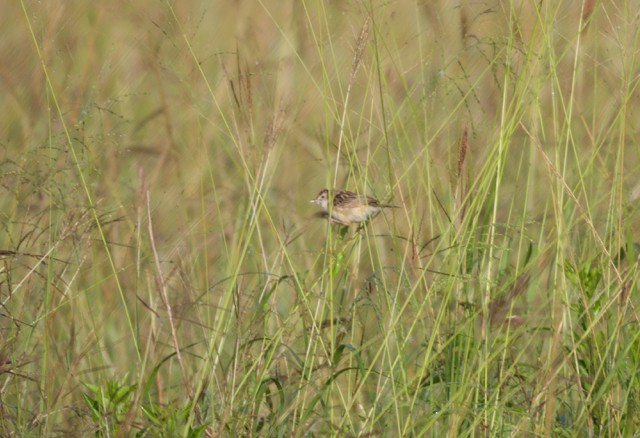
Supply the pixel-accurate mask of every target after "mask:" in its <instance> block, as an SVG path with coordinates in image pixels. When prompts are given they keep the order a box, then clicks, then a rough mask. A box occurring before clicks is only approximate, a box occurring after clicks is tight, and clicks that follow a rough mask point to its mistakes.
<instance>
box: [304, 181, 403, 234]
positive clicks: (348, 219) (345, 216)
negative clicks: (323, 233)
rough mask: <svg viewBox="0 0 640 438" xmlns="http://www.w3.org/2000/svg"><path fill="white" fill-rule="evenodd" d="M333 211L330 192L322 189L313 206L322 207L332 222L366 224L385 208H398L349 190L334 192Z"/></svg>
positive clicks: (312, 201)
mask: <svg viewBox="0 0 640 438" xmlns="http://www.w3.org/2000/svg"><path fill="white" fill-rule="evenodd" d="M332 194H333V199H332V203H331V205H332V207H331V211H329V190H328V189H322V190H321V191H320V193H318V196H316V197H315V199H312V200H311V203H312V204H316V205H319V206H320V207H322V209H323V210H324V212H325V213H326V214H327V215H329V214H330V215H331V222H334V223H337V224H341V225H350V224H353V223H359V222H364V221H366V220H367V219H369V218H370V217H371V216H373V215H374V214H376V213H377V212H379V211H380V210H382V209H383V208H398V206H396V205H388V204H381V203H380V202H379V201H378V200H377V199H374V198H372V197H370V196H365V195H358V194H357V193H353V192H350V191H348V190H338V189H336V190H333V193H332Z"/></svg>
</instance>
